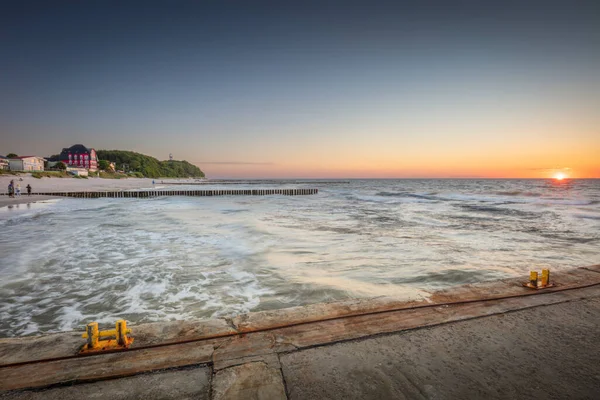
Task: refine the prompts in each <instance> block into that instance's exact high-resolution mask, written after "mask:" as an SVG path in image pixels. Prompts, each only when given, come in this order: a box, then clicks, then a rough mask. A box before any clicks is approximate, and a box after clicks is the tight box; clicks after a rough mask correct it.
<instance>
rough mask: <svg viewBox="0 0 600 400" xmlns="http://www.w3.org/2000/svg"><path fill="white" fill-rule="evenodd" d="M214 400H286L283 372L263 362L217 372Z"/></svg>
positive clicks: (214, 383)
mask: <svg viewBox="0 0 600 400" xmlns="http://www.w3.org/2000/svg"><path fill="white" fill-rule="evenodd" d="M212 399H213V400H241V399H244V400H280V399H282V400H286V399H287V397H286V394H285V387H284V385H283V378H282V376H281V370H280V369H279V368H276V367H275V366H273V365H270V364H267V363H265V362H262V361H258V362H250V363H246V364H242V365H238V366H234V367H230V368H226V369H222V370H220V371H217V372H216V373H215V374H214V376H213V380H212Z"/></svg>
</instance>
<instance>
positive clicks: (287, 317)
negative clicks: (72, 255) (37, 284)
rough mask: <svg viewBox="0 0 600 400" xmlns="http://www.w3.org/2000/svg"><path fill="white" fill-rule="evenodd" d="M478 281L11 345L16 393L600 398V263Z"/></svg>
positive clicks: (3, 366)
mask: <svg viewBox="0 0 600 400" xmlns="http://www.w3.org/2000/svg"><path fill="white" fill-rule="evenodd" d="M526 280H527V277H522V278H519V279H507V280H502V281H497V282H488V283H482V284H477V285H465V286H460V287H456V288H453V289H448V290H444V291H440V292H435V293H432V294H431V296H430V297H429V298H428V299H427V300H421V301H409V302H407V301H398V300H395V299H393V298H385V297H382V298H376V299H366V300H349V301H344V302H335V303H327V304H317V305H312V306H306V307H295V308H290V309H284V310H274V311H264V312H256V313H249V314H244V315H240V316H237V317H235V318H229V319H213V320H206V321H179V322H170V323H153V324H141V325H138V326H135V325H133V326H131V328H132V330H133V334H132V336H133V337H134V338H135V341H134V343H133V344H132V346H131V348H130V350H128V351H122V352H118V353H111V354H100V355H95V356H86V357H78V356H77V355H76V354H77V351H78V349H79V348H80V347H81V345H82V344H83V339H81V332H77V333H75V332H69V333H61V334H51V335H42V336H37V337H26V338H12V339H2V340H0V389H1V390H4V391H5V392H4V393H2V394H1V395H4V396H5V397H3V398H9V399H42V398H44V399H75V398H89V397H94V396H96V397H98V398H100V397H102V398H104V397H106V398H117V399H133V398H168V399H171V398H173V399H174V398H205V399H209V398H212V399H246V398H255V399H285V398H289V399H338V398H350V399H386V398H394V399H396V398H400V399H401V398H440V399H455V398H461V399H471V398H472V399H480V398H492V399H496V398H499V399H501V398H510V399H515V398H517V399H518V398H523V399H525V398H527V399H529V398H594V397H595V395H596V394H597V388H598V387H600V351H599V350H600V345H598V343H600V329H599V328H600V265H596V266H590V267H586V268H579V269H573V270H568V271H565V272H554V273H553V276H552V280H553V281H554V282H555V283H556V286H555V287H553V288H547V289H541V290H532V289H527V288H524V287H523V286H522V285H521V283H522V282H524V281H526Z"/></svg>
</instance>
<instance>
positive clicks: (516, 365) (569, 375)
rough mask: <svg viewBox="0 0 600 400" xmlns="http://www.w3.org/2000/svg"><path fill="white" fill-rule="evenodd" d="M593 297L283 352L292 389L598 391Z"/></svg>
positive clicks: (418, 394) (599, 354)
mask: <svg viewBox="0 0 600 400" xmlns="http://www.w3.org/2000/svg"><path fill="white" fill-rule="evenodd" d="M599 343H600V298H598V297H596V298H592V299H587V300H573V301H571V302H566V303H561V304H555V305H549V306H541V307H536V308H531V309H526V310H520V311H515V312H511V313H508V314H499V315H494V316H490V317H486V318H480V319H476V320H468V321H461V322H456V323H452V324H446V325H439V326H435V327H431V328H424V329H419V330H413V331H408V332H404V333H399V334H391V335H388V336H383V337H375V338H368V339H363V340H360V341H354V342H345V343H339V344H335V345H331V346H324V347H318V348H313V349H308V350H302V351H298V352H293V353H289V354H284V355H280V360H281V365H282V370H283V375H284V377H285V381H286V384H287V389H288V394H289V398H290V399H340V398H343V399H378V400H379V399H387V398H394V399H418V398H428V399H482V398H485V399H531V398H569V399H592V398H598V397H597V396H598V388H600V345H599Z"/></svg>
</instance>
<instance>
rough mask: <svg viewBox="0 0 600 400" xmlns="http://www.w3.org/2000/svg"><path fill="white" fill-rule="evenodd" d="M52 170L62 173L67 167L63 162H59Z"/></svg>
mask: <svg viewBox="0 0 600 400" xmlns="http://www.w3.org/2000/svg"><path fill="white" fill-rule="evenodd" d="M54 168H56V169H60V170H63V171H64V170H65V169H67V165H66V164H65V163H64V162H62V161H59V162H57V163H56V165H55V166H54Z"/></svg>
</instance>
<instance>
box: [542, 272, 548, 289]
mask: <svg viewBox="0 0 600 400" xmlns="http://www.w3.org/2000/svg"><path fill="white" fill-rule="evenodd" d="M549 283H550V270H549V269H543V270H542V287H546V286H548V284H549Z"/></svg>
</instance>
